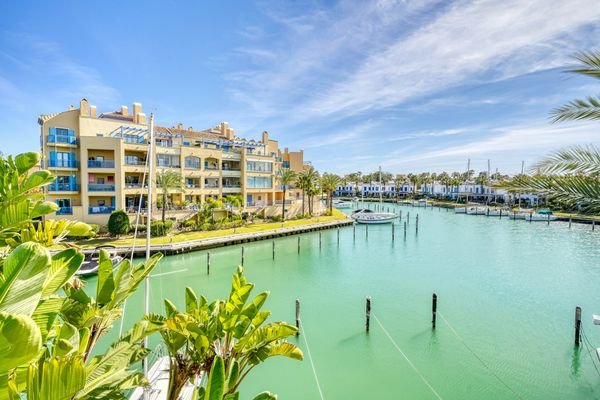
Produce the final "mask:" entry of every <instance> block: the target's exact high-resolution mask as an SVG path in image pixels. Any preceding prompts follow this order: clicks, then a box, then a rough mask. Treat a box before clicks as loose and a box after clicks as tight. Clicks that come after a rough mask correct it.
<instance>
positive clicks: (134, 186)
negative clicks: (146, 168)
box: [125, 183, 148, 189]
mask: <svg viewBox="0 0 600 400" xmlns="http://www.w3.org/2000/svg"><path fill="white" fill-rule="evenodd" d="M147 187H148V185H142V184H141V183H125V189H146V188H147Z"/></svg>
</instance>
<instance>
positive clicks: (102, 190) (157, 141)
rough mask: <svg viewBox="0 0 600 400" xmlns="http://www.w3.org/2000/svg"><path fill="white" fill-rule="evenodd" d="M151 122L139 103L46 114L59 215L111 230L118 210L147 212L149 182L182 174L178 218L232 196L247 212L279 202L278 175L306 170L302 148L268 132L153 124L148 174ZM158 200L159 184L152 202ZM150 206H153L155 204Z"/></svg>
mask: <svg viewBox="0 0 600 400" xmlns="http://www.w3.org/2000/svg"><path fill="white" fill-rule="evenodd" d="M149 122H150V121H149V118H148V117H147V116H146V115H145V114H144V113H143V112H142V105H141V104H140V103H134V104H133V108H132V110H131V112H130V110H129V109H128V107H126V106H121V108H120V110H119V111H115V112H108V113H102V114H98V112H97V111H96V107H95V106H92V105H90V104H89V103H88V101H87V100H86V99H82V100H81V101H80V104H79V108H74V107H73V106H71V107H70V108H69V110H67V111H63V112H60V113H56V114H48V115H41V116H40V117H39V119H38V123H39V125H40V141H41V148H42V153H43V161H42V167H43V168H46V169H48V170H50V171H52V173H53V174H54V175H56V180H55V181H54V182H53V183H52V184H51V185H49V186H48V187H47V189H46V197H47V199H48V200H50V201H54V202H56V203H57V204H58V206H59V207H60V208H59V211H58V212H57V214H60V215H61V216H63V217H65V218H72V219H77V220H80V221H84V222H89V223H97V224H101V225H103V224H106V222H107V221H108V216H109V215H110V213H111V212H112V211H114V210H116V209H124V210H126V211H128V212H131V213H133V212H135V211H136V210H137V208H138V207H140V206H141V207H142V208H145V207H146V206H147V205H146V201H147V195H146V194H147V181H148V176H149V175H150V176H153V177H156V176H157V174H159V173H161V172H163V171H165V170H172V171H175V172H176V173H178V174H181V177H182V180H183V183H184V185H183V186H184V187H183V189H182V190H180V189H177V190H172V191H170V192H169V193H168V200H169V201H168V204H169V205H170V210H169V212H172V213H174V214H185V213H189V210H190V205H194V204H202V203H203V202H205V201H206V199H208V198H213V199H217V198H222V197H225V196H227V195H238V196H241V198H242V201H243V204H244V207H246V208H249V207H261V206H268V205H273V204H277V203H278V202H281V200H282V190H281V187H280V186H279V184H278V182H277V176H278V173H279V171H280V169H281V168H290V169H293V170H295V171H297V172H300V171H302V169H303V168H304V154H303V151H302V150H300V151H295V152H290V151H289V150H288V149H287V148H286V149H285V150H284V151H281V150H280V149H279V144H278V142H277V141H276V140H273V139H271V138H270V137H269V134H268V133H267V132H263V133H262V137H261V140H260V141H255V140H247V139H244V138H239V137H237V136H236V135H235V131H234V130H233V129H232V128H231V127H229V125H228V124H227V123H226V122H222V123H220V124H219V125H218V126H216V127H214V128H210V129H205V130H201V131H196V130H194V129H193V128H192V127H189V128H184V126H183V125H182V124H179V125H178V126H176V127H166V126H160V125H155V127H154V143H151V145H152V152H153V154H154V163H153V164H154V165H153V169H152V171H148V163H147V154H148V150H149V143H148V138H149V129H150V125H149ZM159 194H161V195H159ZM161 198H162V192H161V189H160V188H159V187H157V185H156V184H154V185H153V199H159V201H160V199H161ZM153 203H154V207H156V200H155V201H153ZM160 206H162V204H161V205H160ZM192 209H193V208H192ZM175 217H177V215H175Z"/></svg>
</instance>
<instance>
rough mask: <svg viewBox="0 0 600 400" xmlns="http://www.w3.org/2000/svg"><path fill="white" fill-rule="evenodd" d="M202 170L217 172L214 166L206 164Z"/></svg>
mask: <svg viewBox="0 0 600 400" xmlns="http://www.w3.org/2000/svg"><path fill="white" fill-rule="evenodd" d="M204 169H207V170H210V171H218V170H219V167H218V166H216V165H208V164H204Z"/></svg>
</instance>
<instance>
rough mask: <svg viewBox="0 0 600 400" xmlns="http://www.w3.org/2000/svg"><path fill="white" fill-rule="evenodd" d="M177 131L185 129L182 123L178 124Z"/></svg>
mask: <svg viewBox="0 0 600 400" xmlns="http://www.w3.org/2000/svg"><path fill="white" fill-rule="evenodd" d="M177 129H179V130H180V131H182V130H183V129H184V128H183V124H182V123H181V122H180V123H178V124H177Z"/></svg>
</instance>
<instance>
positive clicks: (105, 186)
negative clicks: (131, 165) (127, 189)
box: [88, 183, 115, 192]
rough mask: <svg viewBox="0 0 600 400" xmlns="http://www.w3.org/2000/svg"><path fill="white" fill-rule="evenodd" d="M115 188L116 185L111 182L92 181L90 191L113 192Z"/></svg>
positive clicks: (89, 186) (89, 185)
mask: <svg viewBox="0 0 600 400" xmlns="http://www.w3.org/2000/svg"><path fill="white" fill-rule="evenodd" d="M114 190H115V185H113V184H110V183H90V184H88V191H90V192H112V191H114Z"/></svg>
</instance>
